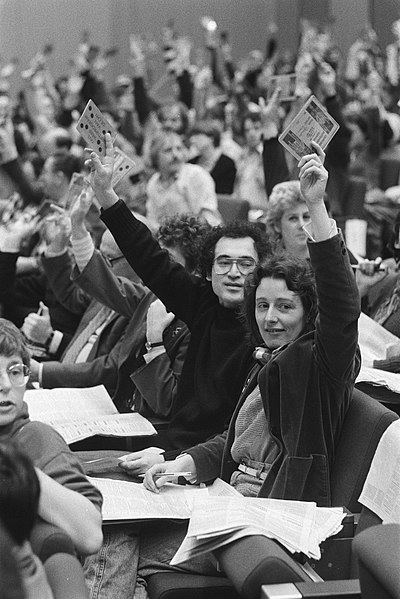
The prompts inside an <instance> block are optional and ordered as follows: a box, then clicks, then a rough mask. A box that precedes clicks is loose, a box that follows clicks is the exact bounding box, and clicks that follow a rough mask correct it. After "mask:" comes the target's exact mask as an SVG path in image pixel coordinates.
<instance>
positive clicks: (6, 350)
mask: <svg viewBox="0 0 400 599" xmlns="http://www.w3.org/2000/svg"><path fill="white" fill-rule="evenodd" d="M13 355H16V356H21V358H22V362H23V363H24V364H26V366H29V362H30V356H29V352H28V349H27V347H26V345H25V341H24V338H23V335H22V333H21V331H20V330H19V329H18V328H17V327H16V326H15V324H13V323H12V322H11V321H10V320H7V319H6V318H0V356H6V357H7V358H9V357H11V356H13Z"/></svg>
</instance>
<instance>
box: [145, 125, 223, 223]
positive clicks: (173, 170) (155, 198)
mask: <svg viewBox="0 0 400 599" xmlns="http://www.w3.org/2000/svg"><path fill="white" fill-rule="evenodd" d="M150 155H151V160H152V166H153V167H154V168H155V169H156V172H155V173H154V175H153V176H152V177H151V178H150V180H149V182H148V184H147V204H146V210H147V213H146V216H147V218H148V219H149V220H150V222H151V223H154V224H156V225H157V224H159V223H160V221H161V220H162V219H163V218H166V217H168V216H174V215H175V214H184V213H185V214H186V213H191V214H195V215H197V216H201V217H202V218H204V220H206V221H207V222H209V223H210V224H211V225H216V224H218V223H220V222H221V217H220V214H219V212H218V205H217V196H216V194H215V184H214V181H213V179H212V177H211V175H210V174H209V173H208V172H207V171H206V170H205V169H204V168H202V167H200V166H197V165H196V164H185V147H184V145H183V142H182V139H181V138H180V136H179V135H178V134H177V133H174V132H172V131H161V132H160V133H159V134H158V135H157V136H155V137H154V138H153V140H152V142H151V147H150Z"/></svg>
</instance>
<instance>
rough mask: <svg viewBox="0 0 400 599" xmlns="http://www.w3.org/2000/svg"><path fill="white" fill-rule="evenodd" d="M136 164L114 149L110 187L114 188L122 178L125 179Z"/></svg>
mask: <svg viewBox="0 0 400 599" xmlns="http://www.w3.org/2000/svg"><path fill="white" fill-rule="evenodd" d="M135 166H136V163H135V161H134V160H132V158H129V156H127V155H126V154H125V152H123V151H122V150H120V149H119V148H114V170H113V175H112V179H111V186H112V187H115V186H116V185H117V183H119V182H120V181H121V180H122V179H123V178H124V177H126V176H127V175H128V174H129V173H130V172H131V171H132V169H134V168H135Z"/></svg>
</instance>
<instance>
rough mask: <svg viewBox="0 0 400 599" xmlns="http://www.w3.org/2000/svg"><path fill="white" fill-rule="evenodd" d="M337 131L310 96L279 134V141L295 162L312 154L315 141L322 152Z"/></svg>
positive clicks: (320, 106)
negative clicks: (295, 159)
mask: <svg viewBox="0 0 400 599" xmlns="http://www.w3.org/2000/svg"><path fill="white" fill-rule="evenodd" d="M338 129H339V124H338V123H337V122H336V121H335V119H333V118H332V117H331V115H330V114H329V113H328V112H327V110H326V109H325V107H324V106H323V105H322V104H321V102H319V100H317V98H316V97H315V96H311V97H310V98H309V99H308V100H307V102H306V103H305V104H304V106H303V107H302V108H301V109H300V111H299V112H298V113H297V115H296V116H295V117H294V119H293V120H292V122H291V123H289V125H288V126H287V127H286V129H285V130H284V131H283V132H282V133H281V134H280V136H279V141H280V143H281V144H282V145H283V147H284V148H286V149H287V150H288V151H289V152H290V153H291V154H292V155H293V156H294V157H295V158H297V160H300V159H301V158H302V157H303V156H305V155H306V154H312V153H313V152H314V150H313V148H312V146H311V142H312V141H315V142H317V144H318V145H320V146H321V148H322V149H323V150H324V149H325V148H326V146H327V145H328V143H329V142H330V141H331V139H332V137H333V136H334V135H335V133H336V132H337V130H338Z"/></svg>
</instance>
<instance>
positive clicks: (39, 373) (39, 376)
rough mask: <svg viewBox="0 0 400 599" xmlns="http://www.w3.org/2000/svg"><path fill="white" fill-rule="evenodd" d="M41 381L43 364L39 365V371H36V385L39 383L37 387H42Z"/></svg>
mask: <svg viewBox="0 0 400 599" xmlns="http://www.w3.org/2000/svg"><path fill="white" fill-rule="evenodd" d="M42 379H43V362H40V363H39V371H38V383H39V387H41V388H42V387H43V384H42Z"/></svg>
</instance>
